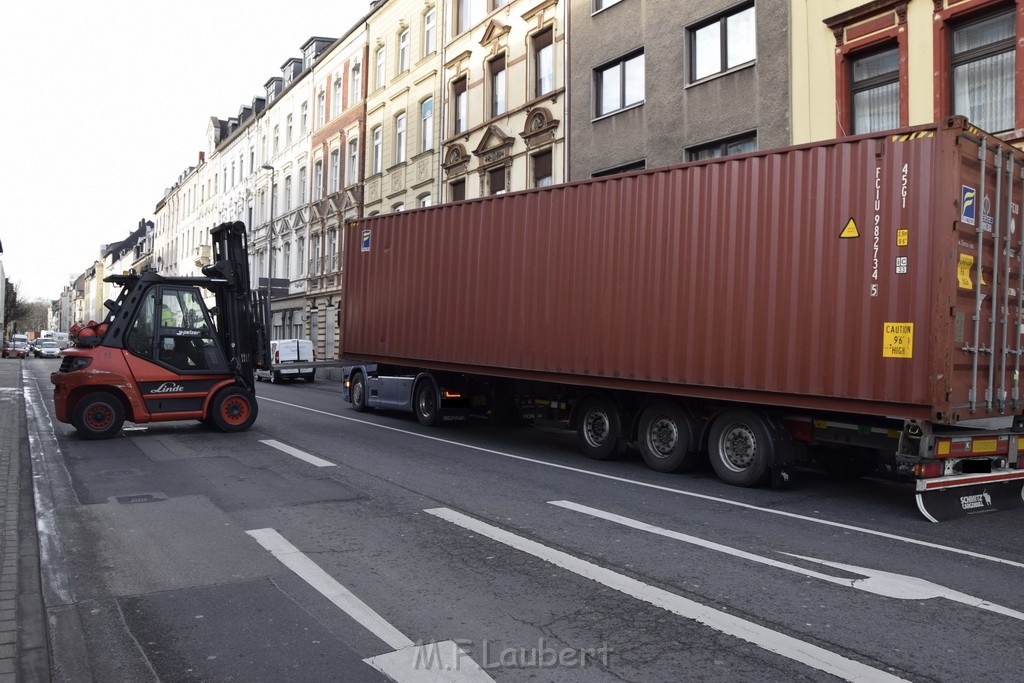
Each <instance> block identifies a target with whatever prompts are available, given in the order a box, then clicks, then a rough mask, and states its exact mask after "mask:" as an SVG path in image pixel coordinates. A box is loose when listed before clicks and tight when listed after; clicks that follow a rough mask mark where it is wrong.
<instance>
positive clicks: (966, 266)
mask: <svg viewBox="0 0 1024 683" xmlns="http://www.w3.org/2000/svg"><path fill="white" fill-rule="evenodd" d="M973 267H974V257H973V256H971V255H970V254H960V262H959V263H957V264H956V279H957V281H958V282H959V283H960V289H974V281H973V280H971V268H973Z"/></svg>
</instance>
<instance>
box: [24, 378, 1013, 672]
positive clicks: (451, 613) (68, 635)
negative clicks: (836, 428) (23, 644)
mask: <svg viewBox="0 0 1024 683" xmlns="http://www.w3.org/2000/svg"><path fill="white" fill-rule="evenodd" d="M55 367H56V365H55V364H53V363H49V362H46V361H29V362H26V363H25V368H26V371H27V373H28V375H29V377H28V379H29V382H28V385H29V389H28V391H27V392H26V399H27V402H28V415H29V423H30V424H29V432H30V438H31V440H32V444H33V459H34V465H35V467H36V472H37V474H36V478H37V485H38V486H37V488H38V489H39V493H38V495H37V506H39V508H40V520H41V522H40V528H41V532H42V533H41V537H42V538H43V540H44V544H45V545H44V548H45V551H46V555H47V557H46V559H45V561H44V565H45V566H47V567H48V576H47V577H46V579H47V581H46V583H47V585H48V589H47V590H48V591H49V595H48V605H50V606H51V609H50V621H51V626H53V627H54V632H55V634H56V635H55V641H56V647H55V655H56V656H57V658H58V661H60V662H64V666H65V667H66V669H65V672H66V673H67V674H68V675H69V676H71V675H74V674H76V673H81V672H82V671H85V670H88V671H90V672H91V674H92V676H93V677H94V678H95V679H96V680H115V679H117V680H154V679H160V680H164V681H191V680H240V681H242V680H244V681H261V680H267V681H279V680H285V679H288V680H303V681H307V680H308V681H314V680H354V681H364V680H387V678H386V677H384V676H383V675H382V674H380V673H379V671H387V672H388V673H389V675H390V676H391V677H393V678H395V679H397V680H400V681H412V680H441V677H442V675H446V676H448V677H449V678H451V679H456V680H488V677H489V678H491V679H493V680H496V681H506V680H508V681H511V680H558V681H562V680H566V681H573V680H580V681H584V680H585V681H595V680H598V681H601V680H609V681H679V680H707V681H718V680H721V681H755V680H756V681H763V680H768V679H775V680H786V681H800V680H815V681H817V680H837V679H846V680H887V679H888V680H895V679H906V680H914V681H932V680H934V681H955V680H985V679H990V680H1009V679H1012V678H1017V677H1019V675H1020V674H1019V671H1020V663H1021V661H1022V659H1024V591H1022V590H1021V586H1022V585H1024V514H1021V512H1020V511H1015V512H1004V513H997V514H992V515H987V516H983V517H975V518H970V519H964V520H959V521H954V522H946V523H943V524H931V523H929V522H927V521H925V520H924V519H923V518H922V517H921V516H920V515H919V514H918V512H917V510H916V507H915V505H914V502H913V498H912V496H911V494H910V491H909V489H907V488H904V487H901V486H899V485H896V484H893V483H889V482H883V481H875V480H861V481H856V482H838V481H835V480H830V479H829V478H827V477H826V476H825V475H824V474H821V473H817V472H812V471H808V472H802V473H801V475H802V476H800V478H799V479H798V480H797V482H796V484H795V485H794V487H793V488H792V489H790V490H786V491H773V490H768V489H737V488H733V487H729V486H726V485H724V484H722V483H720V482H719V481H718V480H717V479H716V478H715V477H714V476H713V474H712V473H711V472H710V470H708V471H706V472H698V473H695V474H682V475H663V474H658V473H655V472H652V471H650V470H648V469H646V468H645V467H644V465H643V463H642V462H641V460H640V459H639V456H636V457H626V458H623V459H620V460H616V461H611V462H593V461H589V460H587V459H585V458H583V457H582V456H581V455H580V454H579V453H578V451H577V450H576V447H575V439H574V436H573V435H572V434H570V433H567V432H560V431H555V430H547V429H538V428H531V427H527V428H510V427H497V426H491V425H484V424H466V425H459V426H455V427H448V428H442V429H426V428H423V427H420V426H419V425H418V424H417V423H416V422H415V420H414V419H412V418H411V416H410V417H406V416H403V415H396V414H386V413H366V414H357V413H355V412H353V411H351V410H350V409H349V408H348V407H347V406H346V405H344V404H342V402H341V394H340V388H339V387H338V386H337V385H336V384H335V383H330V382H326V381H322V380H320V381H317V383H316V384H306V383H305V382H299V383H296V384H283V385H274V386H271V385H270V384H268V383H263V384H261V385H260V386H259V398H260V416H259V419H258V421H257V423H256V426H255V427H254V429H253V430H251V431H249V432H247V433H243V434H235V435H226V434H221V433H218V432H215V431H212V430H210V429H208V428H206V427H204V426H202V425H199V424H196V423H180V424H163V425H155V426H150V427H148V428H142V429H131V428H129V429H126V431H125V432H124V433H123V434H122V435H121V436H119V437H117V438H116V439H113V440H110V441H99V442H89V441H84V440H81V439H79V438H78V437H77V436H76V435H75V432H74V430H73V429H72V428H71V427H70V426H69V425H63V424H60V423H56V422H51V418H50V417H49V416H50V415H51V414H52V402H51V401H50V385H49V382H48V373H49V372H50V371H51V370H53V369H55ZM268 442H272V443H268ZM417 676H420V678H417ZM460 677H461V678H460Z"/></svg>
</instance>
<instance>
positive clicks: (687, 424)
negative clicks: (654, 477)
mask: <svg viewBox="0 0 1024 683" xmlns="http://www.w3.org/2000/svg"><path fill="white" fill-rule="evenodd" d="M695 433H696V432H695V430H694V428H693V420H692V418H691V417H690V415H689V414H688V413H687V412H686V411H685V410H683V409H682V408H680V407H679V406H677V405H676V404H674V403H670V402H669V401H655V402H654V403H651V404H650V405H648V406H647V407H646V408H644V411H643V413H641V415H640V432H639V434H638V440H639V442H640V454H641V455H642V456H643V458H644V462H646V463H647V466H648V467H650V468H651V469H652V470H655V471H657V472H675V471H677V470H682V469H693V468H694V467H695V466H696V465H697V464H698V463H699V462H700V454H699V453H698V452H697V451H695V450H693V445H694V442H695V439H694V434H695Z"/></svg>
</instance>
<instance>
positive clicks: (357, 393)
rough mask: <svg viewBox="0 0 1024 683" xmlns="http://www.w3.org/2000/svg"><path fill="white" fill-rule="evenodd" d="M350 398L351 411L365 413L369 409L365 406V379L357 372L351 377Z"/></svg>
mask: <svg viewBox="0 0 1024 683" xmlns="http://www.w3.org/2000/svg"><path fill="white" fill-rule="evenodd" d="M350 396H351V397H352V410H354V411H356V412H357V413H365V412H366V411H367V410H369V409H370V408H369V406H367V405H366V378H365V377H363V373H361V372H357V373H355V375H353V377H352V389H351V391H350Z"/></svg>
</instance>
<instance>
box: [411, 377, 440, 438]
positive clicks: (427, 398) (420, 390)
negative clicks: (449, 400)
mask: <svg viewBox="0 0 1024 683" xmlns="http://www.w3.org/2000/svg"><path fill="white" fill-rule="evenodd" d="M412 409H413V411H415V413H416V419H417V420H419V422H420V424H421V425H423V426H424V427H434V426H436V425H438V424H439V423H440V421H441V411H440V410H438V405H437V388H436V387H435V386H434V380H432V379H429V378H427V379H422V380H420V383H419V384H417V385H416V392H415V393H414V394H413V398H412Z"/></svg>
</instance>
